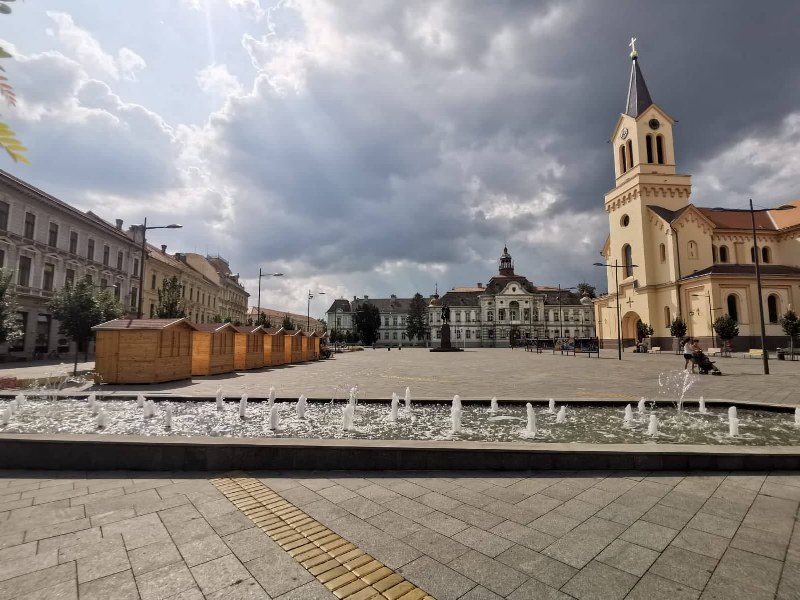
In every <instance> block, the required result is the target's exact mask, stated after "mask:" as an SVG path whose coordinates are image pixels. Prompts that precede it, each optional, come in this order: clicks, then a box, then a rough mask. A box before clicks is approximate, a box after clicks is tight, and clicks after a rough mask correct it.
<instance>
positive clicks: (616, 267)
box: [594, 260, 639, 360]
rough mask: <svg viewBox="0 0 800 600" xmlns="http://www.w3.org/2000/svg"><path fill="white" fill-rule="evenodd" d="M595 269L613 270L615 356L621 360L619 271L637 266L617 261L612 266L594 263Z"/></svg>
mask: <svg viewBox="0 0 800 600" xmlns="http://www.w3.org/2000/svg"><path fill="white" fill-rule="evenodd" d="M594 266H595V267H605V268H607V269H614V287H616V288H617V290H616V291H617V356H618V357H619V360H622V314H621V313H620V306H619V269H625V268H627V267H630V268H631V269H633V268H634V267H638V266H639V265H621V264H619V261H618V260H615V261H614V264H613V265H609V264H608V263H594Z"/></svg>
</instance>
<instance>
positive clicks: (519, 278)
mask: <svg viewBox="0 0 800 600" xmlns="http://www.w3.org/2000/svg"><path fill="white" fill-rule="evenodd" d="M511 282H516V283H518V284H519V285H521V286H522V287H523V288H524V289H525V291H527V292H531V293H533V292H535V291H536V286H535V285H533V284H532V283H531V282H530V281H528V278H527V277H525V276H524V275H495V276H494V277H492V278H491V279H490V280H489V283H487V284H486V289H485V290H484V292H485V293H487V294H499V293H500V292H502V291H503V290H504V289H505V287H506V286H507V285H508V284H509V283H511Z"/></svg>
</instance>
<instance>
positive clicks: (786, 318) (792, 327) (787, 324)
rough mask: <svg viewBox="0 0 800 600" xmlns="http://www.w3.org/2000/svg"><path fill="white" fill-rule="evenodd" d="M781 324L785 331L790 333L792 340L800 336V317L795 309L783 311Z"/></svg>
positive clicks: (787, 333)
mask: <svg viewBox="0 0 800 600" xmlns="http://www.w3.org/2000/svg"><path fill="white" fill-rule="evenodd" d="M780 324H781V328H782V329H783V333H785V334H786V335H788V336H789V339H790V340H794V338H796V337H798V336H800V317H798V316H797V313H796V312H794V311H793V310H791V309H789V310H787V311H786V312H785V313H783V316H782V317H781V320H780Z"/></svg>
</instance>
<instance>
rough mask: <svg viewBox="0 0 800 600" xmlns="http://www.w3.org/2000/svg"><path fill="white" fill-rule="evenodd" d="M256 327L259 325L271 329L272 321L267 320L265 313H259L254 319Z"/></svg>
mask: <svg viewBox="0 0 800 600" xmlns="http://www.w3.org/2000/svg"><path fill="white" fill-rule="evenodd" d="M256 325H261V326H262V327H264V328H267V327H272V321H270V320H269V317H268V316H267V313H263V312H262V313H259V315H258V318H257V319H256Z"/></svg>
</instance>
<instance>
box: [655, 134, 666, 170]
mask: <svg viewBox="0 0 800 600" xmlns="http://www.w3.org/2000/svg"><path fill="white" fill-rule="evenodd" d="M656 156H657V157H658V164H660V165H663V164H664V136H663V135H657V136H656Z"/></svg>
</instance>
